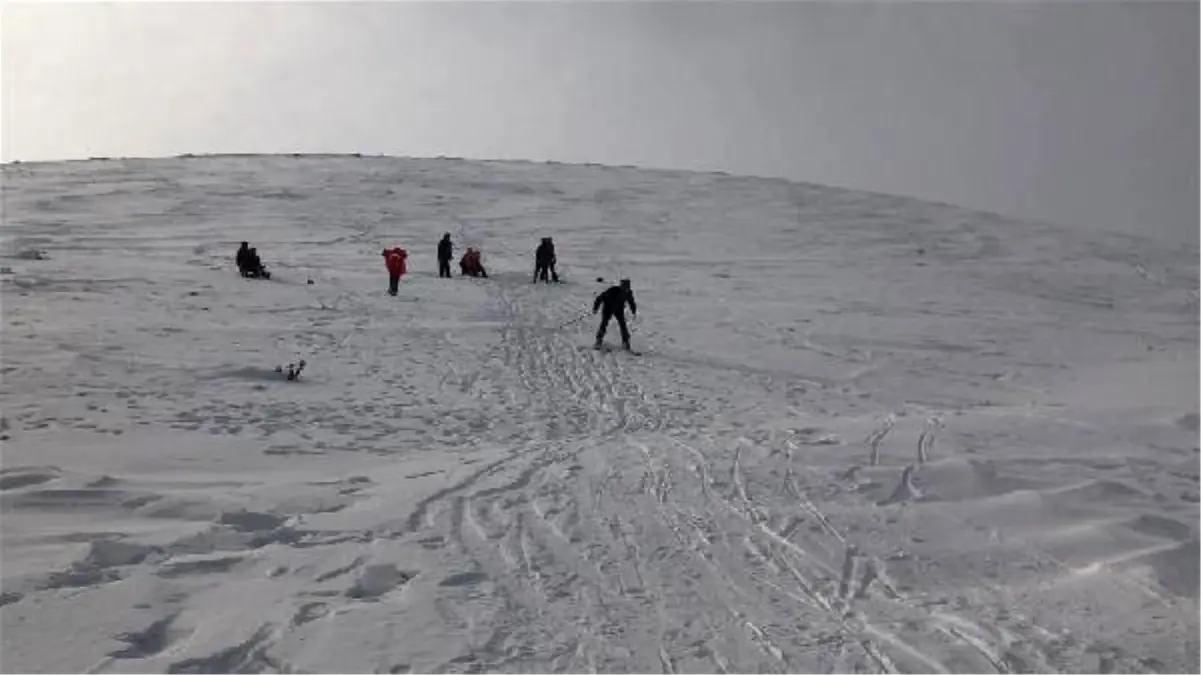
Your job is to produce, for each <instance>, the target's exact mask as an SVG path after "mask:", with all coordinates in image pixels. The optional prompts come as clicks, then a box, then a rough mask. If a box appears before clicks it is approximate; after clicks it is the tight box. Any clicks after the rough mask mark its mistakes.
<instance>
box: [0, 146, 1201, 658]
mask: <svg viewBox="0 0 1201 675" xmlns="http://www.w3.org/2000/svg"><path fill="white" fill-rule="evenodd" d="M443 232H450V233H451V234H452V235H453V237H454V239H455V243H456V247H457V249H456V253H458V252H461V251H463V250H464V248H465V246H467V245H476V246H479V247H480V248H481V249H482V251H483V254H484V262H485V264H486V265H487V266H488V267H489V271H490V273H491V278H490V279H488V280H482V279H467V278H461V277H457V276H456V278H454V279H451V280H445V279H438V278H437V275H436V263H435V260H434V251H435V246H436V243H437V240H438V238H439V237H440V236H441V234H442V233H443ZM2 236H3V240H2V242H0V246H2V250H0V254H2V255H3V259H0V266H2V267H3V269H2V270H0V271H2V272H3V274H0V280H2V283H3V343H2V347H3V353H2V355H3V391H2V394H0V396H2V398H0V403H2V405H3V430H2V431H0V434H3V436H4V441H5V442H4V447H3V472H2V473H0V507H2V508H3V523H2V526H3V527H2V532H3V560H2V563H3V568H2V576H3V599H2V603H3V606H2V607H0V619H2V626H0V628H2V631H3V633H2V641H3V642H2V645H0V647H2V651H0V668H2V669H3V670H4V671H26V672H30V671H33V672H44V671H59V672H82V671H92V672H105V671H117V672H183V673H186V672H206V671H219V672H258V671H283V670H288V671H294V672H295V671H327V672H347V671H350V672H370V671H375V672H406V671H414V672H428V671H441V672H477V671H524V672H542V671H575V672H580V671H592V670H596V671H634V672H658V671H664V672H683V671H689V672H695V671H701V672H735V671H740V672H752V671H753V672H782V671H791V672H805V671H902V672H903V671H921V672H945V671H952V672H958V671H973V672H988V671H1001V672H1009V671H1031V670H1033V671H1090V672H1096V671H1101V672H1107V671H1127V672H1129V671H1148V672H1153V671H1165V672H1167V671H1176V672H1196V671H1197V669H1198V666H1199V664H1198V641H1197V634H1198V454H1197V453H1198V449H1197V433H1198V432H1197V429H1198V397H1197V373H1198V338H1197V326H1198V313H1197V307H1198V302H1197V301H1198V298H1197V284H1198V270H1197V251H1196V249H1186V248H1180V249H1168V248H1162V247H1158V245H1156V244H1152V243H1149V242H1146V241H1142V240H1138V239H1131V238H1122V237H1117V236H1113V235H1103V234H1092V233H1082V232H1074V231H1068V230H1061V229H1056V228H1053V227H1050V226H1044V225H1035V224H1030V223H1021V222H1011V221H1008V220H1005V219H1002V218H999V217H996V216H992V215H987V214H980V213H974V212H970V211H966V210H962V209H958V208H954V207H951V206H946V205H933V204H927V203H921V202H916V201H913V200H909V199H903V198H899V197H891V196H884V195H875V194H865V193H858V192H851V191H846V190H838V189H832V188H825V187H817V186H812V185H798V184H792V183H788V182H785V181H779V180H766V179H750V178H737V177H730V176H725V175H716V174H690V173H682V172H664V171H644V170H637V169H631V168H614V167H601V166H566V165H555V164H533V163H509V162H468V161H459V160H399V159H385V158H355V157H216V158H181V159H168V160H148V161H134V160H122V161H93V162H79V163H62V164H34V165H17V166H11V165H10V166H6V167H5V169H4V228H3V233H2ZM542 236H553V237H554V238H555V242H556V244H557V248H558V255H559V260H560V270H561V272H562V274H563V275H564V277H565V279H566V282H567V283H564V284H561V285H551V286H545V285H534V284H531V283H530V280H531V276H532V271H533V270H532V266H533V261H532V256H533V249H534V247H535V245H536V244H537V242H538V239H539V238H540V237H542ZM243 239H245V240H249V241H250V242H251V243H252V245H255V246H257V247H258V248H259V251H260V254H261V255H262V257H263V259H264V261H265V262H266V264H267V265H268V267H269V268H271V269H272V270H273V271H274V272H275V277H274V278H273V279H272V280H271V281H270V282H258V281H250V280H244V279H241V278H239V277H238V275H237V274H236V273H235V271H234V269H233V262H232V261H233V254H234V249H235V248H236V246H237V242H239V241H241V240H243ZM391 245H401V246H405V247H407V248H408V249H409V251H410V253H411V256H410V260H409V263H410V274H409V276H407V277H405V278H404V279H403V281H402V283H401V290H400V294H399V296H397V297H389V296H388V295H387V294H386V293H385V290H386V288H387V277H386V273H385V270H384V265H383V260H382V258H381V256H380V250H381V249H382V248H383V247H385V246H391ZM38 251H44V252H45V253H46V256H45V259H37V258H38V255H37V252H38ZM456 271H457V266H456ZM598 276H603V277H605V278H606V279H611V280H612V279H617V278H620V277H623V276H627V277H629V278H631V279H632V280H633V285H634V290H635V293H636V295H637V299H638V301H639V309H640V310H641V312H640V314H639V316H638V319H637V320H636V321H635V322H634V323H633V326H634V346H635V347H636V348H638V349H642V350H644V351H645V354H644V355H643V356H642V357H635V356H631V355H627V354H621V353H615V354H602V353H598V352H594V351H592V350H590V349H587V346H588V345H589V344H590V342H591V333H592V331H593V330H595V319H594V317H592V316H591V315H590V314H588V312H589V309H590V304H591V300H592V298H593V294H594V293H595V292H596V291H598V290H600V289H601V288H602V286H601V285H600V284H598V283H597V282H596V281H595V279H596V277H598ZM310 279H311V280H312V281H313V283H312V284H308V283H307V281H308V280H310ZM581 316H584V317H585V318H583V319H582V320H580V321H576V319H578V318H580V317H581ZM573 321H574V323H573ZM612 330H613V331H615V330H616V327H613V328H612ZM608 339H609V341H610V343H616V341H617V335H616V333H615V332H611V333H610V335H609V338H608ZM299 358H304V359H306V360H307V361H308V367H307V369H306V370H305V373H304V375H303V377H302V379H301V380H300V381H298V382H286V381H284V380H283V379H282V378H281V377H280V376H279V375H278V374H276V373H274V372H273V369H274V367H275V366H277V365H281V364H286V363H288V362H290V361H294V360H297V359H299Z"/></svg>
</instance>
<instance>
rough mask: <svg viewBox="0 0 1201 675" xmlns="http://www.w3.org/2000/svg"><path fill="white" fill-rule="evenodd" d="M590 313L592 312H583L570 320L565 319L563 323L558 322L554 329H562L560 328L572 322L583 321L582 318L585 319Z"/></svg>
mask: <svg viewBox="0 0 1201 675" xmlns="http://www.w3.org/2000/svg"><path fill="white" fill-rule="evenodd" d="M591 314H592V312H585V313H583V314H581V315H579V316H577V317H576V318H574V319H572V320H570V321H567V322H565V323H561V324H559V325H558V326H555V330H562V329H564V328H566V327H568V326H570V325H571V324H573V323H579V322H581V321H583V320H584V319H587V318H588V317H589V316H590V315H591Z"/></svg>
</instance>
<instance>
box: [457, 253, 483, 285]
mask: <svg viewBox="0 0 1201 675" xmlns="http://www.w3.org/2000/svg"><path fill="white" fill-rule="evenodd" d="M459 270H460V271H461V272H462V273H463V276H465V277H483V278H485V279H487V278H488V271H487V270H485V269H484V263H483V262H481V260H480V251H479V249H477V248H474V247H468V248H467V252H466V253H464V254H463V258H462V259H461V260H459Z"/></svg>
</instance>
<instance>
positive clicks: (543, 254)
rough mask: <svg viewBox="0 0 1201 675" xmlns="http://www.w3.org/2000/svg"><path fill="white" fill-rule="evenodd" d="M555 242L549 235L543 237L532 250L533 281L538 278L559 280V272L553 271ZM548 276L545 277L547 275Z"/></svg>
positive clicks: (549, 280)
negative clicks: (548, 276)
mask: <svg viewBox="0 0 1201 675" xmlns="http://www.w3.org/2000/svg"><path fill="white" fill-rule="evenodd" d="M556 262H557V259H556V258H555V242H554V240H553V239H551V238H550V237H543V238H542V243H540V244H538V248H537V249H536V250H535V251H534V283H538V281H539V280H541V281H544V282H546V283H548V284H549V283H550V282H551V281H552V280H553V281H555V282H558V281H559V273H558V272H556V271H555V263H556ZM548 274H549V275H550V278H549V279H548V278H547V275H548Z"/></svg>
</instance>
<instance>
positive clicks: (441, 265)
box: [438, 232, 454, 279]
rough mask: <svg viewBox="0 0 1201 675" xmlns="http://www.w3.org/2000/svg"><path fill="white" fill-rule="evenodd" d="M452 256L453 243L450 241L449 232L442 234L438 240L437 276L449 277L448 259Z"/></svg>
mask: <svg viewBox="0 0 1201 675" xmlns="http://www.w3.org/2000/svg"><path fill="white" fill-rule="evenodd" d="M453 257H454V245H453V244H451V243H450V233H449V232H447V233H446V234H443V235H442V241H440V242H438V278H439V279H441V278H442V277H446V278H447V279H449V278H450V259H451V258H453Z"/></svg>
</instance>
